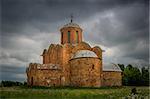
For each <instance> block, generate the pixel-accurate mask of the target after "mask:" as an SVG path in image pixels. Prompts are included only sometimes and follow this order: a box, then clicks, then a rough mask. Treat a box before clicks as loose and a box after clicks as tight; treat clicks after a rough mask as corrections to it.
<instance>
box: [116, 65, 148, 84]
mask: <svg viewBox="0 0 150 99" xmlns="http://www.w3.org/2000/svg"><path fill="white" fill-rule="evenodd" d="M118 65H119V67H120V68H121V70H122V71H123V78H122V83H123V85H126V86H148V85H149V70H148V68H145V67H142V68H141V70H140V69H139V68H137V67H133V66H132V65H130V64H129V65H128V66H126V67H125V66H124V65H123V64H118Z"/></svg>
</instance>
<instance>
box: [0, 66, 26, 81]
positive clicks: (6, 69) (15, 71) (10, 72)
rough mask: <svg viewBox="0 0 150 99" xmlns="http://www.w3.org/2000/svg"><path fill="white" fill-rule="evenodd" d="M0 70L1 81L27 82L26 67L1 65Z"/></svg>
mask: <svg viewBox="0 0 150 99" xmlns="http://www.w3.org/2000/svg"><path fill="white" fill-rule="evenodd" d="M0 69H1V72H0V80H13V81H26V76H25V70H26V68H25V67H17V66H9V65H2V64H1V66H0ZM19 75H24V76H19Z"/></svg>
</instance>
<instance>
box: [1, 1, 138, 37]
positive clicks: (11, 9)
mask: <svg viewBox="0 0 150 99" xmlns="http://www.w3.org/2000/svg"><path fill="white" fill-rule="evenodd" d="M134 2H137V1H136V0H132V1H130V0H113V1H112V0H94V1H93V0H88V1H87V0H63V1H62V0H3V1H2V33H4V32H5V34H6V33H9V35H10V33H17V35H18V34H23V33H27V34H28V35H29V34H32V33H37V32H39V31H40V32H41V31H46V32H51V31H55V30H56V28H57V27H58V26H57V27H56V25H54V24H55V23H56V22H60V21H62V20H64V19H67V18H68V17H69V15H70V14H71V13H74V14H75V16H76V17H77V19H78V20H84V19H86V18H87V17H89V16H91V15H93V14H95V13H97V12H100V11H104V10H107V9H110V8H113V7H116V6H124V5H128V4H132V3H134ZM138 2H140V1H138ZM51 24H53V25H51ZM30 28H31V29H30ZM54 29H55V30H54ZM21 32H23V33H21Z"/></svg>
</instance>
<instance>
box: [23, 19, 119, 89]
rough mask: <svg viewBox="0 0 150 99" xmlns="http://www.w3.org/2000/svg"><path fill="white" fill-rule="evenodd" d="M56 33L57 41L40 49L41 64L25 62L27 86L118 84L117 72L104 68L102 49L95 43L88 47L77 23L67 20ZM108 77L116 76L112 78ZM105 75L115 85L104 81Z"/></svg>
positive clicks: (98, 85)
mask: <svg viewBox="0 0 150 99" xmlns="http://www.w3.org/2000/svg"><path fill="white" fill-rule="evenodd" d="M60 32H61V44H51V45H50V46H49V48H48V49H44V50H43V53H42V57H43V64H38V63H30V64H29V67H28V68H27V70H26V73H27V84H28V85H31V86H78V87H100V86H121V71H113V72H108V71H107V72H106V71H104V69H103V64H102V49H101V48H100V47H98V46H95V47H91V46H90V45H89V44H87V43H86V42H83V41H82V29H81V28H80V26H79V25H78V24H75V23H73V22H72V21H71V22H70V23H68V24H66V25H64V26H63V27H62V28H61V29H60ZM114 73H115V74H114ZM108 75H110V76H108ZM112 76H117V77H120V78H119V79H117V80H116V79H115V77H112ZM109 77H110V78H112V79H113V80H115V81H114V83H115V84H112V82H110V83H108V82H109V81H110V80H108V79H107V78H109ZM105 78H106V79H107V80H105ZM113 80H112V81H113Z"/></svg>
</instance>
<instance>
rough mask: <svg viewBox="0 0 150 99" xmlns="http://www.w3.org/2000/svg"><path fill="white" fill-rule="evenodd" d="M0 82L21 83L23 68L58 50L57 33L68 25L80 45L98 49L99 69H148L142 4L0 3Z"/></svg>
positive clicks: (142, 0)
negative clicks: (76, 28) (75, 29)
mask: <svg viewBox="0 0 150 99" xmlns="http://www.w3.org/2000/svg"><path fill="white" fill-rule="evenodd" d="M0 4H1V9H0V10H1V13H0V16H1V17H0V23H1V24H0V26H1V29H0V30H1V31H0V42H1V43H0V53H1V54H0V80H13V81H26V73H25V72H26V68H27V67H28V66H29V63H31V62H32V63H42V57H41V56H40V55H41V54H42V52H43V49H45V48H46V49H47V48H48V47H49V45H50V44H51V43H54V44H60V31H59V30H60V28H61V27H63V25H65V24H67V23H69V22H70V15H71V14H73V16H74V18H73V22H74V23H77V24H79V25H80V27H81V28H82V29H83V40H84V41H85V42H87V43H89V44H90V45H91V46H92V47H93V46H99V47H101V48H102V49H103V50H105V52H103V60H104V61H103V63H116V64H118V63H120V64H125V65H128V64H133V65H134V66H137V67H143V66H148V65H149V60H150V59H149V1H148V0H1V3H0Z"/></svg>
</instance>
